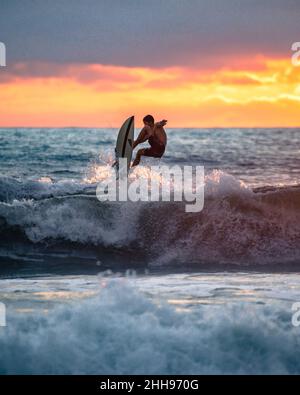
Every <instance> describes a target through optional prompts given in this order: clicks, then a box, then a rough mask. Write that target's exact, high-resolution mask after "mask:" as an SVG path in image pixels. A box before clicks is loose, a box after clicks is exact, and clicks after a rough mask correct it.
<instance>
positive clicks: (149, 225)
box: [0, 128, 300, 374]
mask: <svg viewBox="0 0 300 395" xmlns="http://www.w3.org/2000/svg"><path fill="white" fill-rule="evenodd" d="M167 132H168V146H167V151H166V154H165V156H164V157H163V159H162V160H161V161H160V162H159V161H158V160H157V159H146V160H145V161H143V163H142V164H143V165H144V166H146V168H147V166H149V165H152V164H158V163H160V164H168V165H175V164H177V165H180V166H183V165H191V164H192V165H203V166H204V167H205V202H204V209H203V211H202V212H199V213H186V212H185V210H184V205H183V204H178V203H174V202H173V203H172V202H169V203H167V202H160V203H145V202H136V203H132V202H126V203H117V204H116V203H108V202H106V203H103V202H102V203H101V202H99V201H98V200H97V199H96V195H95V191H96V187H97V184H98V182H99V181H101V180H103V179H105V178H106V177H107V176H108V175H109V173H110V171H111V170H110V169H111V164H112V163H113V160H114V155H113V148H114V144H115V140H116V135H117V130H116V129H77V128H66V129H25V128H24V129H0V165H1V170H0V236H1V237H0V302H1V303H4V304H5V307H6V326H5V327H1V326H0V374H11V373H46V374H53V373H67V374H72V373H80V374H84V373H92V374H101V373H102V374H109V373H110V374H113V373H120V374H121V373H123V374H134V373H136V374H138V373H139V374H147V373H149V374H150V373H161V374H181V373H182V374H183V373H189V374H202V373H208V374H211V373H221V374H228V373H236V374H241V373H246V374H247V373H248V374H254V373H263V374H270V373H281V374H299V373H300V363H299V358H298V357H297V355H298V352H299V350H300V327H298V326H295V325H293V323H294V324H295V321H292V319H293V314H294V311H293V310H292V307H293V304H294V303H297V302H300V276H299V269H300V182H299V180H300V145H299V138H300V129H174V130H171V129H168V130H167ZM143 172H144V168H143V167H139V168H136V169H135V170H134V171H133V172H132V173H131V175H130V180H133V179H135V177H136V176H138V177H142V176H143V174H144V173H143Z"/></svg>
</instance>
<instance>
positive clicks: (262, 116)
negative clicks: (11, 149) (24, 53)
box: [0, 55, 300, 127]
mask: <svg viewBox="0 0 300 395" xmlns="http://www.w3.org/2000/svg"><path fill="white" fill-rule="evenodd" d="M228 64H230V67H229V66H226V65H228ZM299 93H300V68H296V67H294V66H293V65H292V64H291V60H290V59H286V58H266V57H262V56H259V55H257V56H256V57H253V56H251V58H249V59H246V58H243V59H241V58H240V57H236V58H232V59H231V61H230V62H228V59H226V62H225V61H224V67H222V68H216V69H214V68H213V67H212V66H211V67H206V68H200V67H198V68H197V67H195V66H194V67H182V66H176V67H175V66H174V67H164V68H163V67H161V68H154V67H125V66H113V65H101V64H88V63H87V64H79V63H77V64H76V63H74V64H58V63H47V62H37V61H35V62H17V63H14V64H12V65H10V66H9V65H8V66H7V67H6V69H2V70H0V101H1V110H0V127H71V126H73V127H119V126H120V123H121V122H122V121H123V120H124V118H126V117H128V116H130V115H135V116H136V120H137V126H141V119H142V117H143V116H144V115H145V114H147V113H151V114H153V115H154V116H155V118H156V119H159V118H166V119H168V120H169V124H168V126H169V127H297V126H300V122H299V121H298V114H299V113H300V112H299V111H300V95H299Z"/></svg>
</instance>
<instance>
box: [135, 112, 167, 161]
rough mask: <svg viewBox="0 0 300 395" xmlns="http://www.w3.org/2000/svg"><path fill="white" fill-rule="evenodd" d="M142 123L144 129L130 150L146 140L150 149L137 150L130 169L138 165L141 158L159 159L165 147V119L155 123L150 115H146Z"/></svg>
mask: <svg viewBox="0 0 300 395" xmlns="http://www.w3.org/2000/svg"><path fill="white" fill-rule="evenodd" d="M143 122H144V127H143V129H142V130H141V132H140V134H139V136H138V138H137V139H136V140H135V141H134V143H133V146H132V148H133V149H134V148H135V147H136V146H137V145H139V144H142V143H144V142H145V141H147V140H148V142H149V144H150V148H142V149H139V150H138V152H137V154H136V157H135V160H134V162H133V164H132V167H133V166H137V165H138V164H139V163H140V160H141V156H151V157H152V158H161V157H162V156H163V154H164V152H165V149H166V145H167V135H166V132H165V129H164V126H165V125H166V124H167V121H166V120H165V119H164V120H162V121H160V122H156V123H155V122H154V118H153V116H152V115H146V116H145V117H144V119H143Z"/></svg>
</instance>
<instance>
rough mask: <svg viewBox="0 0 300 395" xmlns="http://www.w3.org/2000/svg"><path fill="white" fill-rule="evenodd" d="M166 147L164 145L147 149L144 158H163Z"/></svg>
mask: <svg viewBox="0 0 300 395" xmlns="http://www.w3.org/2000/svg"><path fill="white" fill-rule="evenodd" d="M165 149H166V147H165V146H164V145H161V146H156V147H155V148H154V147H150V148H145V149H144V154H143V155H144V156H151V157H153V158H161V157H162V156H163V154H164V152H165Z"/></svg>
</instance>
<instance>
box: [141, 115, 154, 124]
mask: <svg viewBox="0 0 300 395" xmlns="http://www.w3.org/2000/svg"><path fill="white" fill-rule="evenodd" d="M143 122H144V123H145V122H148V123H154V118H153V117H152V115H146V116H145V117H144V118H143Z"/></svg>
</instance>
